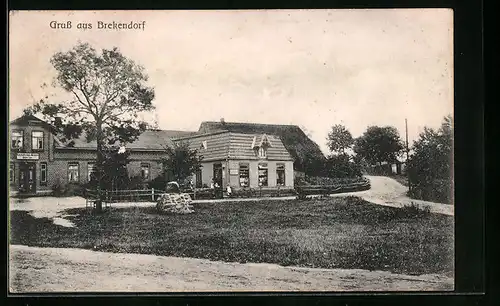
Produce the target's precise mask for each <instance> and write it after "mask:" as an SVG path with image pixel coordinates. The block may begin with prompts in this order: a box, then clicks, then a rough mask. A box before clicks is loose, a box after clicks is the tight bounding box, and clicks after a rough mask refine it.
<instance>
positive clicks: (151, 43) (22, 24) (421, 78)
mask: <svg viewBox="0 0 500 306" xmlns="http://www.w3.org/2000/svg"><path fill="white" fill-rule="evenodd" d="M52 21H55V22H59V23H63V22H64V23H66V22H67V21H71V23H72V28H70V29H68V28H66V29H63V28H59V29H53V28H51V27H50V23H51V22H52ZM98 21H104V22H113V21H116V22H125V23H129V22H137V23H141V24H142V22H143V21H145V23H144V29H135V30H134V29H130V30H129V29H126V30H107V29H98V28H97V23H98ZM78 23H91V24H92V25H93V27H92V29H78V28H77V24H78ZM452 31H453V12H452V11H451V10H448V9H374V10H364V9H357V10H250V11H116V12H111V11H105V12H103V11H101V12H92V11H73V12H71V11H22V12H11V14H10V16H9V117H10V119H11V120H12V119H14V118H16V117H18V116H20V115H21V113H22V109H23V108H25V107H27V106H29V105H30V104H32V103H33V102H34V101H38V100H39V99H40V98H43V97H45V96H49V97H50V99H51V101H54V102H61V101H64V99H66V98H67V97H68V96H67V94H66V93H64V92H63V91H62V90H61V89H58V88H51V87H50V86H49V87H43V86H41V85H42V84H44V83H45V84H49V85H50V84H51V83H52V80H53V78H54V76H55V69H54V68H53V67H52V66H51V64H50V58H51V56H52V55H53V54H54V53H56V52H59V51H69V50H70V49H71V48H72V47H74V46H75V45H76V44H77V43H78V42H79V41H81V42H88V43H90V44H91V45H92V46H93V47H94V48H96V49H97V50H101V49H103V48H105V49H111V48H113V47H118V49H119V50H120V51H121V52H122V53H123V55H125V56H126V57H128V58H130V59H132V60H134V61H135V62H136V63H137V64H139V65H141V66H143V67H144V68H145V72H146V73H147V75H148V76H149V81H148V84H149V85H150V86H152V87H154V89H155V100H154V102H153V103H154V105H155V106H156V110H155V112H154V113H152V114H147V115H145V117H144V118H145V119H146V120H148V121H149V122H157V123H158V125H159V128H161V129H171V130H188V131H196V130H198V127H199V125H200V123H201V122H202V121H219V120H220V119H221V118H224V120H225V121H226V122H255V123H272V124H294V125H298V126H300V127H301V128H303V130H304V131H305V132H306V133H307V134H308V135H310V137H311V138H312V139H313V140H314V141H315V142H316V143H318V145H319V146H320V148H321V149H322V151H323V152H324V153H327V152H328V149H327V145H326V142H327V141H326V137H327V135H328V132H329V130H330V129H331V126H332V125H334V124H343V125H344V126H346V128H347V129H348V130H349V131H350V132H351V133H352V135H353V136H354V137H358V136H360V135H362V133H363V132H364V131H365V130H366V128H367V127H368V126H371V125H378V126H388V125H390V126H394V127H396V128H397V129H398V130H399V132H400V135H401V137H402V139H403V140H404V137H405V118H407V120H408V136H409V140H410V145H411V143H412V142H413V140H415V139H417V138H418V134H419V133H420V132H422V131H423V128H424V126H427V127H431V128H437V127H439V125H440V123H441V121H442V118H443V117H444V116H446V115H448V114H453V32H452Z"/></svg>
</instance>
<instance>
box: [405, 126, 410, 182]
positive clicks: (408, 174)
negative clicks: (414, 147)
mask: <svg viewBox="0 0 500 306" xmlns="http://www.w3.org/2000/svg"><path fill="white" fill-rule="evenodd" d="M405 134H406V166H405V169H406V176H407V178H408V189H409V190H410V191H411V183H410V172H409V171H408V161H409V160H410V149H409V146H408V119H407V118H405Z"/></svg>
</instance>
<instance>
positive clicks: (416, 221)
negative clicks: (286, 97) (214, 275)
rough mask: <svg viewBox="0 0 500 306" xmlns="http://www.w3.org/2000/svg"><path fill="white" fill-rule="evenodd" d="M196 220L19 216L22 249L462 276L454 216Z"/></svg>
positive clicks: (357, 208) (350, 211) (321, 202)
mask: <svg viewBox="0 0 500 306" xmlns="http://www.w3.org/2000/svg"><path fill="white" fill-rule="evenodd" d="M194 209H195V213H194V214H190V215H177V216H173V215H160V214H158V213H157V212H156V210H155V208H153V207H151V208H124V209H118V208H115V209H112V210H111V211H108V212H106V213H103V214H101V215H92V214H91V213H89V212H87V211H85V209H71V210H68V211H66V212H67V214H69V215H77V216H73V217H68V218H69V219H70V220H71V221H72V222H74V223H75V224H76V227H74V228H67V227H61V226H58V225H54V224H53V223H52V222H51V221H50V220H48V219H43V218H40V219H36V218H33V217H32V216H30V215H29V214H28V213H27V212H24V211H12V212H11V231H10V239H11V241H10V242H11V243H12V244H23V245H29V246H41V247H49V246H50V247H70V248H85V249H94V250H101V251H109V252H127V253H144V254H156V255H167V256H179V257H194V258H206V259H211V260H220V261H228V262H266V263H276V264H281V265H285V266H286V265H293V266H304V267H321V268H345V269H352V268H358V269H369V270H384V271H391V272H395V273H405V274H412V275H420V274H428V273H440V274H445V275H447V276H452V275H453V261H454V260H453V254H454V251H453V217H450V216H444V215H439V214H430V213H426V212H424V211H421V210H418V209H414V208H411V207H410V208H406V209H397V208H391V207H384V206H378V205H374V204H370V203H367V202H364V201H363V200H360V199H359V198H355V197H349V198H329V199H317V200H306V201H299V200H295V201H269V202H267V201H262V202H248V203H217V204H199V205H196V206H195V208H194Z"/></svg>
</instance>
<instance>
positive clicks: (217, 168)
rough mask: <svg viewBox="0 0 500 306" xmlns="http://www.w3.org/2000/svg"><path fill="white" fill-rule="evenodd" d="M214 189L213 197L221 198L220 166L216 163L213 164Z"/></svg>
mask: <svg viewBox="0 0 500 306" xmlns="http://www.w3.org/2000/svg"><path fill="white" fill-rule="evenodd" d="M213 179H214V188H215V197H216V198H222V195H223V193H222V164H221V163H217V164H214V176H213Z"/></svg>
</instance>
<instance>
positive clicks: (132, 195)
mask: <svg viewBox="0 0 500 306" xmlns="http://www.w3.org/2000/svg"><path fill="white" fill-rule="evenodd" d="M164 193H165V191H164V190H159V189H154V188H152V189H138V190H102V191H101V201H102V202H103V207H109V206H110V204H111V203H118V202H144V201H151V202H155V201H156V200H157V199H158V198H159V197H160V196H161V195H162V194H164ZM83 197H84V198H85V206H86V207H95V202H96V201H97V200H98V199H99V194H98V191H97V190H94V189H85V192H84V195H83Z"/></svg>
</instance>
